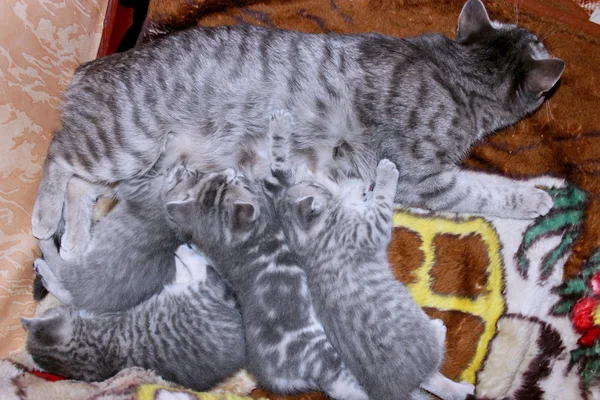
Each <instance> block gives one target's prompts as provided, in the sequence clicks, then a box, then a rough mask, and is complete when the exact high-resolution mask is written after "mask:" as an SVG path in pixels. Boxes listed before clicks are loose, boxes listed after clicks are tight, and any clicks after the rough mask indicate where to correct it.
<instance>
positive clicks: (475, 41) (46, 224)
mask: <svg viewBox="0 0 600 400" xmlns="http://www.w3.org/2000/svg"><path fill="white" fill-rule="evenodd" d="M564 66H565V64H564V62H563V61H562V60H559V59H556V58H551V57H550V56H549V55H548V52H547V51H546V49H545V48H544V46H543V45H542V43H540V41H539V40H538V39H537V38H536V37H535V36H534V35H533V34H531V33H530V32H529V31H527V30H525V29H523V28H521V27H517V26H513V25H508V24H502V23H499V22H491V21H490V20H489V18H488V15H487V12H486V10H485V7H484V6H483V4H482V3H481V1H480V0H468V1H467V3H466V4H465V6H464V8H463V10H462V12H461V14H460V16H459V18H458V29H457V35H456V39H455V40H451V39H448V38H446V37H445V36H443V35H441V34H428V35H423V36H418V37H413V38H394V37H388V36H383V35H379V34H353V35H338V34H321V35H315V34H305V33H300V32H294V31H284V30H279V29H267V28H261V27H255V26H233V27H231V26H229V27H216V28H195V29H190V30H187V31H184V32H180V33H177V34H173V35H171V36H168V37H164V38H162V39H159V40H156V41H153V42H150V43H148V44H146V45H144V46H141V47H139V48H135V49H132V50H131V51H128V52H125V53H119V54H115V55H112V56H109V57H105V58H102V59H99V60H95V61H92V62H89V63H86V64H83V65H82V66H80V67H79V68H78V70H77V71H76V73H75V76H74V78H73V81H72V83H71V85H70V86H69V88H68V89H67V90H66V92H65V96H64V97H65V103H64V106H63V113H62V127H61V128H60V129H58V130H57V131H56V132H55V134H54V138H53V140H52V143H51V144H50V148H49V152H48V157H47V159H46V162H45V164H44V170H43V177H42V181H41V184H40V188H39V192H38V197H37V199H36V203H35V206H34V211H33V217H32V224H33V227H32V232H33V234H34V235H35V236H36V237H38V238H41V239H43V238H48V237H50V236H51V235H52V234H53V233H54V232H55V231H56V229H57V226H58V224H59V221H60V219H61V215H62V212H63V204H64V203H65V192H66V188H67V183H68V182H69V180H70V179H71V177H73V176H78V177H80V178H83V179H85V180H87V181H90V182H93V183H112V182H118V181H122V180H128V179H132V178H134V177H138V176H142V175H143V174H145V173H146V172H147V171H148V170H150V168H151V167H152V166H153V165H154V163H155V162H156V160H158V158H159V157H160V155H161V153H162V152H164V151H165V149H166V142H167V138H168V136H169V133H172V134H173V148H172V149H171V150H169V151H167V153H166V154H165V155H166V156H167V159H168V158H169V157H178V156H179V155H180V154H182V153H185V154H187V155H188V156H189V157H190V159H189V162H188V165H189V166H190V167H191V168H193V169H197V170H201V171H221V170H223V169H225V168H230V167H235V168H239V169H241V170H244V172H245V173H246V174H247V175H248V177H249V178H251V179H255V178H263V177H265V176H267V175H268V171H269V168H268V155H267V154H266V153H267V152H266V149H267V147H268V146H267V145H266V141H265V140H266V135H265V132H266V131H267V129H266V122H265V120H264V117H263V116H264V115H265V113H267V114H270V113H272V112H274V110H277V109H282V108H285V109H288V110H290V111H291V112H292V113H293V114H294V115H295V117H296V120H297V127H298V131H297V132H296V133H297V134H296V135H295V137H294V142H293V145H292V151H291V153H292V156H291V157H290V162H292V163H293V164H296V165H297V166H306V167H307V168H308V169H309V170H311V171H313V172H322V173H325V174H327V175H329V177H330V178H333V179H334V180H336V179H341V180H343V179H344V178H347V177H357V178H360V179H363V180H372V179H373V175H374V172H375V167H376V164H377V160H379V159H381V158H388V159H390V160H391V161H392V162H394V163H395V164H396V165H397V167H398V170H399V172H400V173H399V185H398V188H397V191H396V196H395V199H396V200H397V201H398V202H399V203H401V204H403V205H404V206H416V207H422V208H428V209H431V210H443V211H457V212H472V213H480V214H489V215H495V216H499V217H507V218H534V217H537V216H539V215H542V214H545V213H546V212H548V210H549V209H550V208H551V206H552V199H551V198H550V196H549V195H548V194H547V193H546V192H544V191H543V190H541V189H538V188H536V187H535V186H534V185H533V184H531V183H528V182H519V181H513V180H512V179H507V178H503V177H499V176H498V177H493V179H491V178H490V177H489V175H488V174H481V173H477V172H471V171H467V170H464V169H462V168H461V167H460V164H461V161H462V160H463V158H464V156H465V154H467V152H468V151H469V149H470V148H471V146H472V145H473V144H474V143H475V142H476V141H478V140H480V139H482V138H483V137H485V136H486V135H488V134H491V133H493V132H495V131H497V130H499V129H502V128H503V127H506V126H509V125H511V124H514V123H515V122H517V121H518V120H520V119H521V118H523V117H524V116H526V115H527V114H529V113H531V112H533V111H534V110H536V109H537V108H538V107H539V106H540V105H541V104H542V103H543V101H544V99H545V98H546V94H547V93H548V92H549V91H550V89H552V87H553V86H554V85H555V84H556V82H557V81H558V80H559V78H560V76H561V74H562V72H563V69H564ZM348 160H349V161H348ZM70 201H72V199H68V198H67V205H66V208H65V219H66V232H65V235H64V237H63V242H64V245H63V247H64V248H65V249H67V250H66V251H65V254H64V256H65V257H70V256H69V254H68V252H69V250H70V249H74V250H72V251H73V252H74V253H77V252H78V251H81V249H84V248H85V246H86V243H85V240H83V241H82V240H81V238H84V239H85V234H84V233H81V230H83V229H85V228H86V226H88V225H89V223H86V219H88V220H89V216H90V214H91V211H90V210H91V205H87V207H86V204H87V203H86V202H78V201H74V202H75V204H76V206H73V207H71V206H69V205H68V203H69V202H70ZM78 207H79V209H77V208H78ZM78 241H79V242H78Z"/></svg>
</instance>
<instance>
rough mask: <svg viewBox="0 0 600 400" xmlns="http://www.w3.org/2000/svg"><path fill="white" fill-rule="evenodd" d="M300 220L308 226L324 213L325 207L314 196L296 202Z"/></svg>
mask: <svg viewBox="0 0 600 400" xmlns="http://www.w3.org/2000/svg"><path fill="white" fill-rule="evenodd" d="M296 207H297V210H298V215H299V217H300V220H301V221H302V222H303V223H305V224H306V226H307V227H308V225H309V224H310V223H311V222H312V221H313V220H314V219H315V218H316V217H318V216H319V215H321V213H322V212H323V205H322V204H321V202H320V201H318V200H317V199H315V197H314V196H306V197H302V198H300V199H297V200H296Z"/></svg>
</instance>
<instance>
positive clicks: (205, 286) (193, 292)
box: [21, 246, 245, 390]
mask: <svg viewBox="0 0 600 400" xmlns="http://www.w3.org/2000/svg"><path fill="white" fill-rule="evenodd" d="M176 264H177V267H176V268H177V274H176V275H177V279H176V280H175V282H173V283H171V284H170V285H168V286H166V287H165V289H164V290H163V291H162V292H161V293H160V294H157V295H155V296H153V297H152V298H150V299H149V300H147V301H145V302H143V303H142V304H140V305H138V306H136V307H135V308H133V309H130V310H128V311H125V312H120V313H109V314H104V315H100V316H82V315H81V314H80V313H79V312H78V311H77V310H76V309H75V308H73V307H69V306H60V307H57V308H54V309H51V310H49V311H47V312H46V313H45V314H44V315H43V316H42V317H41V318H22V319H21V320H22V323H23V326H24V327H25V329H27V331H28V336H27V350H28V352H29V353H30V354H31V356H32V357H33V360H34V361H35V362H36V363H37V364H38V365H39V366H40V367H41V368H43V369H44V370H46V371H49V372H51V373H55V374H58V375H61V376H64V377H68V378H72V379H79V380H84V381H102V380H105V379H107V378H110V377H111V376H113V375H115V374H116V373H117V372H119V371H120V370H122V369H124V368H127V367H132V366H137V367H142V368H147V369H151V370H154V371H156V373H157V374H159V375H160V376H162V377H163V378H165V379H167V380H170V381H172V382H175V383H177V384H180V385H183V386H185V387H189V388H191V389H194V390H207V389H210V388H211V387H212V386H214V385H216V384H217V383H219V382H220V381H222V380H223V379H225V378H227V377H229V376H231V375H233V374H234V373H235V372H237V371H238V370H239V369H241V368H243V367H244V363H245V343H244V339H243V332H242V320H241V316H240V313H239V311H238V309H237V306H236V303H235V300H234V298H233V297H232V294H231V292H230V291H229V289H228V288H227V286H226V285H225V283H224V282H223V280H222V279H220V277H219V276H218V274H217V273H216V272H215V271H214V270H213V269H212V268H210V267H208V268H207V266H206V264H205V260H204V258H203V257H202V256H200V255H199V254H197V253H196V252H194V251H193V250H192V249H190V248H189V247H187V246H181V248H179V249H178V251H177V263H176Z"/></svg>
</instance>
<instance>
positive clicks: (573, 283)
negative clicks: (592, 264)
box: [562, 278, 590, 297]
mask: <svg viewBox="0 0 600 400" xmlns="http://www.w3.org/2000/svg"><path fill="white" fill-rule="evenodd" d="M588 292H590V289H589V287H588V285H587V281H586V280H585V279H582V278H574V279H570V280H569V281H567V282H566V283H565V287H564V289H563V290H562V294H563V295H570V294H578V295H580V296H579V297H582V296H583V295H584V294H586V293H588Z"/></svg>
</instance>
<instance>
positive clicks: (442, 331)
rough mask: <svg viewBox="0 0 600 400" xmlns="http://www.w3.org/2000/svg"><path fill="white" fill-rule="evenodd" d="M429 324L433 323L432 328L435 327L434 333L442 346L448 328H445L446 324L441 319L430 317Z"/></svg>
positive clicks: (444, 343) (444, 342)
mask: <svg viewBox="0 0 600 400" xmlns="http://www.w3.org/2000/svg"><path fill="white" fill-rule="evenodd" d="M431 325H433V328H434V329H435V334H436V336H437V338H438V341H439V343H440V344H441V345H442V346H445V345H446V334H447V332H448V329H447V328H446V325H444V321H442V320H441V319H432V320H431Z"/></svg>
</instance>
